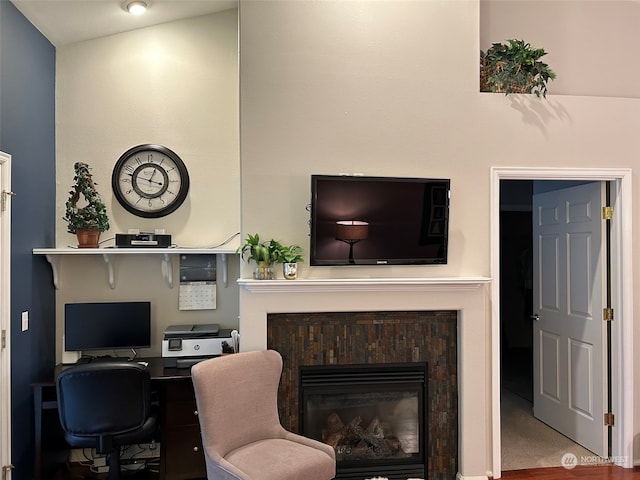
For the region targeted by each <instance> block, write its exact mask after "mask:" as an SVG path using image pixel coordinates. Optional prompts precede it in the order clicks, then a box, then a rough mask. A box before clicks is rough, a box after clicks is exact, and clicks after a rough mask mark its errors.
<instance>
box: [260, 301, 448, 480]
mask: <svg viewBox="0 0 640 480" xmlns="http://www.w3.org/2000/svg"><path fill="white" fill-rule="evenodd" d="M457 317H458V315H457V312H456V311H451V310H443V311H392V312H391V311H379V312H314V313H270V314H268V315H267V346H268V348H273V349H275V350H278V351H279V352H280V353H281V354H282V357H283V372H282V379H281V382H280V389H279V391H278V408H279V411H280V412H279V413H280V421H281V422H282V424H283V425H284V427H285V428H287V429H289V430H292V431H294V432H297V433H300V432H302V428H303V422H302V419H301V418H300V408H301V405H300V398H301V397H300V392H301V386H300V382H301V378H300V372H302V371H304V370H306V369H307V368H310V367H313V368H314V369H315V368H316V367H318V368H320V367H324V368H326V369H328V370H329V371H330V372H332V373H334V375H335V372H336V371H335V370H333V368H334V367H335V368H337V369H343V368H352V367H357V368H360V366H362V365H373V366H375V368H376V370H377V371H379V372H380V373H378V374H381V375H384V373H383V372H384V371H385V369H386V368H387V367H388V368H389V369H390V371H391V372H394V369H395V368H397V365H401V364H402V365H405V366H406V365H411V364H416V363H420V364H422V365H423V366H424V367H423V368H426V374H425V380H424V381H425V383H426V385H425V391H426V392H428V393H429V396H428V398H427V396H426V394H425V393H423V394H422V395H421V397H420V398H421V400H422V401H421V407H420V408H422V409H423V410H422V411H423V412H424V423H423V424H422V426H423V428H424V430H423V435H422V436H421V441H423V442H424V454H423V457H422V461H423V464H422V466H421V468H422V471H423V472H424V475H410V476H409V475H407V476H405V477H404V479H406V478H429V479H431V480H450V479H451V478H454V477H455V476H456V472H457V466H458V465H457V462H458V419H459V417H458V374H457V358H458V348H457V337H458V329H457ZM376 375H377V374H376ZM385 380H390V379H389V377H387V378H386V379H385ZM381 383H384V382H381ZM386 383H391V382H390V381H388V382H386ZM322 388H326V387H325V386H323V387H322ZM332 388H333V387H332ZM343 421H345V420H343ZM363 423H364V420H363ZM427 426H428V428H427ZM366 427H368V425H367V426H366ZM366 427H365V428H366ZM366 473H367V475H368V476H364V475H361V476H360V479H362V478H371V477H374V476H375V469H374V470H368V471H367V472H366ZM380 476H382V477H389V475H388V474H387V473H385V474H384V475H380ZM342 478H347V477H342Z"/></svg>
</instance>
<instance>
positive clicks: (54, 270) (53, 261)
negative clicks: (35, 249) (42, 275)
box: [45, 253, 60, 290]
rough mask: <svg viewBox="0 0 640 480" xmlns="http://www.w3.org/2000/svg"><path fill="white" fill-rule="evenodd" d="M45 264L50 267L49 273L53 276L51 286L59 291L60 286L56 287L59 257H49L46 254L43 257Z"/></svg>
mask: <svg viewBox="0 0 640 480" xmlns="http://www.w3.org/2000/svg"><path fill="white" fill-rule="evenodd" d="M45 258H46V259H47V262H49V265H51V273H52V275H53V286H54V287H55V289H56V290H60V285H58V278H59V276H58V270H59V269H60V257H58V256H56V255H49V254H48V253H47V254H46V255H45Z"/></svg>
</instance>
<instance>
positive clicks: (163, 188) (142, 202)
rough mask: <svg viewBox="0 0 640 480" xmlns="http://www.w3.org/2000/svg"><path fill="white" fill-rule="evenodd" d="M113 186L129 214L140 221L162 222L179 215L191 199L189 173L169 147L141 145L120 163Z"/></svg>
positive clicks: (122, 157)
mask: <svg viewBox="0 0 640 480" xmlns="http://www.w3.org/2000/svg"><path fill="white" fill-rule="evenodd" d="M111 186H112V188H113V193H114V195H115V197H116V198H117V199H118V202H120V205H122V206H123V207H124V208H125V209H126V210H128V211H129V212H131V213H133V214H134V215H138V216H139V217H146V218H158V217H163V216H165V215H168V214H170V213H171V212H173V211H175V210H176V209H177V208H178V207H179V206H180V205H182V203H183V202H184V200H185V199H186V198H187V193H188V192H189V173H188V172H187V167H186V166H185V165H184V162H183V161H182V160H181V159H180V157H179V156H178V155H176V154H175V152H173V151H171V150H169V149H168V148H167V147H163V146H161V145H138V146H137V147H133V148H131V149H129V150H127V151H126V152H125V153H123V154H122V156H121V157H120V158H119V159H118V161H117V162H116V165H115V167H114V168H113V174H112V175H111Z"/></svg>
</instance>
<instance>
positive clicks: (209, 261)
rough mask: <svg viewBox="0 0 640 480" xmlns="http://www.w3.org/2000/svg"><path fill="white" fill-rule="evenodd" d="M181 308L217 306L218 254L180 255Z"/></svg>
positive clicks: (195, 308) (212, 307) (196, 308)
mask: <svg viewBox="0 0 640 480" xmlns="http://www.w3.org/2000/svg"><path fill="white" fill-rule="evenodd" d="M179 297H180V300H179V307H178V308H179V309H180V310H211V309H214V308H216V255H215V254H202V255H201V254H197V255H180V293H179Z"/></svg>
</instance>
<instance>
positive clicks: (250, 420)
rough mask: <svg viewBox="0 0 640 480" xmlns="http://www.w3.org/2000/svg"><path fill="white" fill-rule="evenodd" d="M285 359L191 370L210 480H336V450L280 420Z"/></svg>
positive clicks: (221, 361)
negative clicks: (278, 398) (279, 405)
mask: <svg viewBox="0 0 640 480" xmlns="http://www.w3.org/2000/svg"><path fill="white" fill-rule="evenodd" d="M281 374H282V357H281V356H280V354H279V353H278V352H276V351H274V350H263V351H253V352H243V353H237V354H232V355H226V356H222V357H218V358H212V359H209V360H204V361H202V362H200V363H198V364H196V365H194V366H193V367H192V369H191V378H192V379H193V385H194V389H195V394H196V402H197V406H198V418H199V421H200V430H201V434H202V444H203V447H204V452H205V460H206V465H207V477H208V479H209V480H331V479H332V478H334V476H335V471H336V462H335V452H334V450H333V447H331V446H329V445H326V444H324V443H322V442H319V441H316V440H313V439H310V438H306V437H303V436H301V435H297V434H294V433H292V432H289V431H287V430H285V429H284V427H282V425H281V424H280V419H279V416H278V407H277V394H278V385H279V383H280V376H281Z"/></svg>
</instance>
